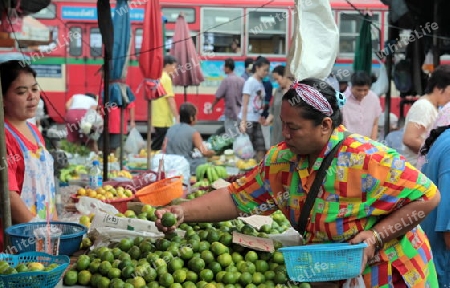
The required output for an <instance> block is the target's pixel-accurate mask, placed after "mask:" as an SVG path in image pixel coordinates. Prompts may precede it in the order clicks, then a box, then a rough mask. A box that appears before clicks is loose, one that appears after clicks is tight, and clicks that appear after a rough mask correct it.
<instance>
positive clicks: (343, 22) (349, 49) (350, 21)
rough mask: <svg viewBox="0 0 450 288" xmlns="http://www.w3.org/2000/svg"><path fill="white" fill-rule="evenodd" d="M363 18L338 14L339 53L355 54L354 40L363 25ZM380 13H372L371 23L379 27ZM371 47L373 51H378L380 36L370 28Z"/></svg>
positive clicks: (342, 13)
mask: <svg viewBox="0 0 450 288" xmlns="http://www.w3.org/2000/svg"><path fill="white" fill-rule="evenodd" d="M363 20H364V18H363V16H362V15H361V14H359V13H352V12H339V53H340V54H341V55H342V54H344V55H353V54H354V53H355V47H356V38H357V37H358V35H359V30H360V29H361V25H362V23H363ZM380 21H381V19H380V13H373V15H372V23H373V24H374V25H375V26H376V27H380V26H381V25H380ZM372 47H373V49H374V51H378V50H380V34H379V32H378V29H377V28H375V27H373V26H372Z"/></svg>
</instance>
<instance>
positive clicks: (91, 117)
mask: <svg viewBox="0 0 450 288" xmlns="http://www.w3.org/2000/svg"><path fill="white" fill-rule="evenodd" d="M80 128H81V132H82V133H83V134H85V135H88V136H89V138H90V139H93V140H95V141H97V140H98V139H99V138H100V135H101V133H102V131H103V118H102V116H101V115H100V114H99V113H98V112H97V111H96V110H94V109H89V110H88V111H87V112H86V114H84V116H83V118H81V121H80Z"/></svg>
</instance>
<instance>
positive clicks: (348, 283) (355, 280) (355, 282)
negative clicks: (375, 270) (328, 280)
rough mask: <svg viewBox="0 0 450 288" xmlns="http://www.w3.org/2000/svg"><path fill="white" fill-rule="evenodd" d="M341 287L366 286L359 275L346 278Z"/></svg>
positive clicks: (364, 287) (363, 287) (354, 287)
mask: <svg viewBox="0 0 450 288" xmlns="http://www.w3.org/2000/svg"><path fill="white" fill-rule="evenodd" d="M342 287H343V288H366V284H364V279H363V277H362V276H361V275H359V276H358V277H356V278H353V279H348V280H347V281H346V282H345V283H344V286H342Z"/></svg>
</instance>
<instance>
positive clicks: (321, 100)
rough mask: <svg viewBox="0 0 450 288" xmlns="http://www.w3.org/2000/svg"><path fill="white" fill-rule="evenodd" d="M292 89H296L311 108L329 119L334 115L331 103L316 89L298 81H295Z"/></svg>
mask: <svg viewBox="0 0 450 288" xmlns="http://www.w3.org/2000/svg"><path fill="white" fill-rule="evenodd" d="M291 88H292V89H294V90H295V92H297V95H298V96H299V97H300V98H301V99H302V100H303V101H305V103H306V104H308V105H309V106H311V107H313V108H314V109H316V110H317V111H320V112H322V113H323V114H325V115H326V116H328V117H330V116H331V115H333V108H331V105H330V103H328V101H327V99H326V98H325V96H323V95H322V93H320V92H319V90H317V89H316V88H314V87H311V86H309V85H306V84H302V83H299V82H298V81H294V83H293V84H292V85H291Z"/></svg>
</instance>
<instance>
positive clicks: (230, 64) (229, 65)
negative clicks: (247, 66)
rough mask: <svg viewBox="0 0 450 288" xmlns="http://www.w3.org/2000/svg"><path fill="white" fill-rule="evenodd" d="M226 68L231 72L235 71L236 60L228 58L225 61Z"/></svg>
mask: <svg viewBox="0 0 450 288" xmlns="http://www.w3.org/2000/svg"><path fill="white" fill-rule="evenodd" d="M224 66H225V67H227V68H228V69H230V70H231V71H234V66H235V65H234V60H233V59H231V58H227V59H225V64H224Z"/></svg>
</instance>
